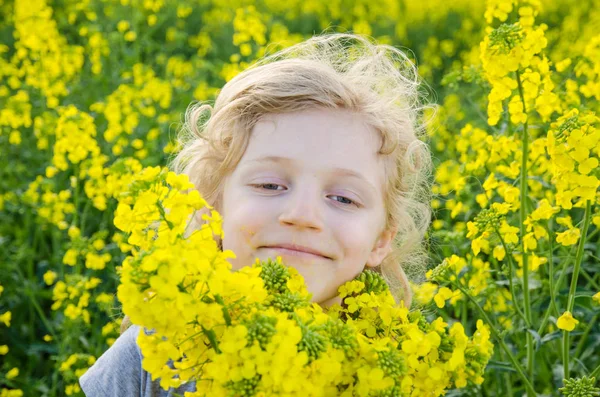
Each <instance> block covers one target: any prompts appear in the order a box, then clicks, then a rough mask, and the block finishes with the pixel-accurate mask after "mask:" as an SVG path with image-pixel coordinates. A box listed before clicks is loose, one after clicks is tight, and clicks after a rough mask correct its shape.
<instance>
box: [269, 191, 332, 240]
mask: <svg viewBox="0 0 600 397" xmlns="http://www.w3.org/2000/svg"><path fill="white" fill-rule="evenodd" d="M279 222H280V223H281V224H282V225H287V226H296V227H299V228H307V229H314V230H323V218H322V214H321V210H320V202H319V198H318V194H317V193H315V192H314V191H311V190H309V189H306V188H304V189H302V188H299V189H296V190H295V191H294V192H292V194H290V195H288V197H287V200H286V203H285V204H284V207H283V210H282V212H281V214H280V215H279Z"/></svg>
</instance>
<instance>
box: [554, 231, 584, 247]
mask: <svg viewBox="0 0 600 397" xmlns="http://www.w3.org/2000/svg"><path fill="white" fill-rule="evenodd" d="M580 235H581V231H580V230H579V229H578V228H571V229H569V230H567V231H564V232H562V233H556V242H557V243H561V244H562V245H564V246H569V245H575V244H577V241H579V236H580Z"/></svg>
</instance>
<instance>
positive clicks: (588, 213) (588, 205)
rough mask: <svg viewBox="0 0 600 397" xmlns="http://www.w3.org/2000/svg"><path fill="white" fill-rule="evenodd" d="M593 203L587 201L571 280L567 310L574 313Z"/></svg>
mask: <svg viewBox="0 0 600 397" xmlns="http://www.w3.org/2000/svg"><path fill="white" fill-rule="evenodd" d="M591 209H592V202H591V201H590V200H587V201H586V205H585V215H584V220H583V230H582V231H581V237H580V238H579V245H578V246H577V254H576V256H575V267H574V268H573V277H572V278H571V287H570V288H569V299H568V300H567V310H568V311H572V310H573V306H574V305H575V290H576V289H577V278H578V277H579V269H580V268H581V261H582V259H583V247H584V245H585V241H586V235H587V231H588V227H589V226H590V220H591V218H592V210H591Z"/></svg>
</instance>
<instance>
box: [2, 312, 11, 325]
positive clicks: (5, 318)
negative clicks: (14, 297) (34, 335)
mask: <svg viewBox="0 0 600 397" xmlns="http://www.w3.org/2000/svg"><path fill="white" fill-rule="evenodd" d="M11 318H12V313H11V312H9V311H7V312H5V313H4V314H0V323H4V325H5V326H7V327H10V320H11Z"/></svg>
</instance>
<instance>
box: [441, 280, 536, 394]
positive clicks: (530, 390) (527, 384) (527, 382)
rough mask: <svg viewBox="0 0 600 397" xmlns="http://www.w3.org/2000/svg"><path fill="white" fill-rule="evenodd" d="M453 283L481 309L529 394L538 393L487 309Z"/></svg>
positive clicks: (455, 284) (480, 312) (495, 337)
mask: <svg viewBox="0 0 600 397" xmlns="http://www.w3.org/2000/svg"><path fill="white" fill-rule="evenodd" d="M453 284H454V286H455V287H456V288H457V289H459V290H460V291H461V292H462V293H463V294H464V295H465V296H466V297H467V299H469V300H470V301H471V303H473V305H475V307H476V308H477V310H478V311H479V314H481V317H482V318H483V321H485V323H486V324H487V325H489V327H490V332H491V333H492V335H493V336H494V339H496V341H497V342H498V343H499V344H500V347H502V350H504V352H505V353H506V355H507V356H508V359H509V360H510V362H511V363H512V365H513V367H514V368H515V370H516V371H517V373H518V374H519V376H520V377H521V380H522V381H523V383H524V384H525V389H527V394H528V395H530V396H535V395H536V393H535V390H534V388H533V385H532V383H531V381H530V380H529V378H528V376H527V375H526V374H525V371H524V370H523V368H522V367H521V364H519V362H518V361H517V359H516V358H515V356H514V355H513V354H512V352H511V351H510V349H509V348H508V346H507V345H506V343H505V342H504V339H503V338H502V337H501V336H500V334H499V333H498V331H497V330H496V328H495V327H494V324H493V323H492V320H490V318H489V317H488V315H487V313H486V312H485V310H483V308H482V307H481V306H480V305H479V303H477V301H476V300H475V298H473V296H471V294H469V293H468V292H467V291H466V290H465V289H464V288H463V287H462V286H461V285H460V284H459V283H458V281H457V282H455V283H453Z"/></svg>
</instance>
